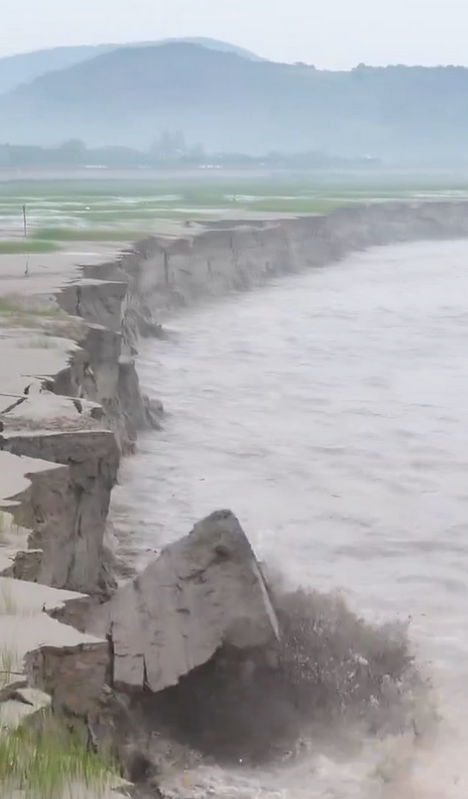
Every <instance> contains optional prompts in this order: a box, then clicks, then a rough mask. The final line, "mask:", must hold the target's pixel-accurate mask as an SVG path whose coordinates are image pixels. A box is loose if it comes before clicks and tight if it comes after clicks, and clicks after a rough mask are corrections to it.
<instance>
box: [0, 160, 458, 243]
mask: <svg viewBox="0 0 468 799" xmlns="http://www.w3.org/2000/svg"><path fill="white" fill-rule="evenodd" d="M444 198H460V199H468V178H466V177H464V176H463V177H456V176H453V175H451V176H450V175H441V174H439V175H437V174H434V175H427V176H424V175H405V174H399V175H393V176H388V175H387V176H385V175H382V174H380V173H372V174H362V175H361V174H359V175H356V174H355V175H338V174H330V175H326V174H323V173H316V174H312V173H309V174H302V175H292V174H291V175H286V174H284V175H283V174H279V173H278V174H275V175H273V176H268V175H265V176H263V175H258V174H256V175H255V174H252V175H248V174H247V175H245V174H244V175H242V176H239V175H235V174H232V175H230V176H228V177H226V176H225V175H223V174H220V173H218V174H216V175H211V176H206V175H202V176H200V177H198V176H196V177H193V176H192V177H190V176H189V177H187V176H184V175H182V174H179V175H177V176H174V177H168V176H167V175H164V174H162V175H161V176H160V177H159V176H158V177H157V178H155V177H146V178H141V179H135V178H133V177H130V178H128V179H121V178H119V179H109V178H105V179H96V178H94V179H90V178H89V177H86V176H85V177H84V178H82V179H77V178H76V177H73V178H72V179H70V180H47V181H46V180H10V181H0V254H12V253H24V252H30V253H47V252H53V251H54V250H56V249H60V248H63V247H65V246H66V245H67V243H68V242H73V241H77V242H78V241H94V242H99V241H103V242H107V241H116V242H118V241H128V240H130V241H133V240H136V239H139V238H143V237H144V236H146V235H151V233H152V232H153V231H154V230H155V229H156V227H157V225H158V223H159V228H160V223H161V221H167V220H174V221H181V222H182V221H186V220H188V219H192V220H197V219H199V220H205V221H206V220H210V219H215V218H218V217H220V216H223V215H226V214H228V213H229V214H230V215H237V214H238V215H239V216H242V215H244V214H247V213H248V214H279V215H280V214H310V213H313V214H317V213H329V212H330V211H332V210H334V209H336V208H339V207H343V206H349V205H353V204H355V203H362V202H366V203H368V202H382V201H385V200H387V201H388V200H401V201H415V200H419V201H421V200H425V201H431V200H435V199H444ZM23 205H25V206H26V209H27V224H28V238H27V241H25V240H24V237H23V210H22V209H23Z"/></svg>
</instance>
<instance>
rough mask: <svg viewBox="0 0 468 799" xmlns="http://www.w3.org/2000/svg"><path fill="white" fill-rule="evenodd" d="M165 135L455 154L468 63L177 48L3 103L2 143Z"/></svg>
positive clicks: (79, 72) (466, 101)
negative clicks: (291, 60) (293, 61)
mask: <svg viewBox="0 0 468 799" xmlns="http://www.w3.org/2000/svg"><path fill="white" fill-rule="evenodd" d="M163 130H171V131H178V130H180V131H183V132H184V134H185V137H186V139H187V140H188V141H192V142H198V141H200V142H203V143H204V144H205V146H206V147H207V148H208V149H209V150H231V151H232V150H240V151H244V152H254V153H255V152H265V151H267V150H289V151H291V150H312V149H315V150H321V151H324V152H328V153H331V154H335V155H345V156H355V155H367V154H368V155H374V156H381V157H384V158H387V159H392V158H395V159H402V158H407V159H409V160H410V159H412V160H415V159H430V158H434V159H435V158H437V159H446V158H449V157H450V158H453V159H455V158H460V157H464V156H465V155H467V154H468V70H466V69H464V68H460V67H457V68H455V67H446V68H422V67H411V68H410V67H388V68H385V69H383V68H382V69H380V68H378V69H377V68H376V69H374V68H368V67H363V66H361V67H358V68H356V69H355V70H353V71H351V72H322V71H319V70H316V69H314V68H313V67H307V66H305V65H302V66H301V65H285V64H276V63H272V62H268V61H252V60H248V59H246V58H241V57H239V56H238V55H236V54H234V53H231V52H227V53H226V52H220V51H214V50H209V49H207V48H205V47H200V46H197V45H194V44H187V43H174V44H165V45H162V46H146V47H129V48H124V49H119V50H116V51H112V52H108V53H104V54H102V55H100V56H97V57H95V58H93V59H91V60H87V61H84V62H82V63H79V64H76V65H74V66H72V67H70V68H69V69H66V70H65V69H63V70H61V71H57V72H53V73H49V74H47V75H44V76H43V77H40V78H37V79H36V80H35V81H33V82H32V83H30V84H29V85H26V86H21V87H20V88H18V89H17V90H15V91H14V92H12V93H11V94H9V95H7V96H5V97H3V98H0V141H10V142H12V143H13V142H14V143H18V144H22V143H38V144H40V143H56V142H58V141H60V140H63V139H68V138H81V139H84V140H85V141H86V142H88V143H89V144H91V145H101V144H109V143H112V144H127V145H132V146H138V147H148V146H149V145H150V143H151V142H152V141H153V140H154V139H155V138H157V136H158V135H159V134H160V133H161V131H163Z"/></svg>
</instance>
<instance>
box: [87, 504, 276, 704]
mask: <svg viewBox="0 0 468 799" xmlns="http://www.w3.org/2000/svg"><path fill="white" fill-rule="evenodd" d="M90 624H91V627H90V629H92V630H94V631H95V632H97V633H98V634H100V635H101V636H102V637H109V638H110V639H111V641H112V653H113V681H114V684H115V685H119V686H121V687H124V688H132V689H143V688H149V689H150V690H151V691H153V692H157V691H162V690H163V689H164V688H167V687H169V686H171V685H175V684H176V683H177V682H178V680H179V679H180V677H182V676H183V675H185V674H188V673H189V672H190V671H192V669H195V668H196V667H197V666H200V665H202V664H203V663H206V662H207V661H208V660H210V659H211V658H212V657H213V655H214V654H215V652H216V651H217V650H218V649H219V648H220V647H222V646H228V647H229V646H232V647H235V648H237V649H255V648H257V647H268V646H269V645H272V644H274V643H276V641H277V639H278V636H279V630H278V621H277V619H276V615H275V611H274V610H273V607H272V605H271V602H270V598H269V595H268V591H267V588H266V584H265V581H264V578H263V575H262V573H261V571H260V567H259V564H258V563H257V560H256V558H255V555H254V553H253V550H252V548H251V546H250V543H249V541H248V539H247V537H246V535H245V533H244V531H243V530H242V527H241V526H240V524H239V522H238V520H237V519H236V517H235V516H234V515H233V514H232V513H231V512H230V511H217V512H215V513H213V514H212V515H211V516H208V517H207V518H206V519H204V520H203V521H201V522H199V523H198V524H196V525H195V527H194V528H193V530H192V532H191V533H190V534H189V535H188V536H186V537H185V538H182V539H180V540H179V541H176V542H175V543H174V544H171V545H169V546H168V547H166V548H165V549H164V550H163V552H162V553H161V555H160V557H159V558H158V559H157V560H156V561H154V563H152V564H150V566H148V568H147V569H146V570H145V571H144V572H143V573H142V574H141V575H139V576H138V577H137V578H136V579H135V580H134V581H133V582H131V583H129V584H128V585H126V586H123V587H122V588H120V589H118V590H117V592H116V593H115V594H114V596H113V597H112V599H111V600H110V601H109V602H107V603H106V604H104V605H101V606H100V608H98V609H97V610H96V611H95V612H93V613H92V617H91V619H90Z"/></svg>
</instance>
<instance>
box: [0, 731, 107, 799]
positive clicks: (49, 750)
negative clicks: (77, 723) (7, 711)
mask: <svg viewBox="0 0 468 799" xmlns="http://www.w3.org/2000/svg"><path fill="white" fill-rule="evenodd" d="M112 770H113V766H112V764H106V763H105V762H104V761H103V760H102V759H101V758H100V757H99V756H98V755H97V754H95V753H94V752H92V751H90V750H89V749H88V748H87V747H85V746H83V745H82V744H81V743H80V742H79V741H78V740H77V739H76V738H75V737H74V736H73V735H72V734H70V733H68V732H67V731H66V730H64V729H63V728H60V727H58V726H56V728H54V727H53V726H51V727H50V729H47V727H44V729H40V730H36V729H33V728H31V727H28V726H27V725H26V724H23V725H20V726H19V727H17V728H16V729H9V730H0V789H1V795H2V796H4V797H9V796H16V795H17V794H16V791H19V792H20V793H19V794H18V795H21V796H22V797H24V799H62V797H63V796H64V795H65V794H66V795H69V793H68V792H67V789H68V790H69V791H70V790H72V791H73V789H75V791H76V789H77V787H78V786H80V785H81V786H84V787H86V789H88V790H92V791H95V792H96V795H98V793H97V792H98V791H99V792H101V791H104V790H105V788H106V787H107V786H108V784H109V782H110V780H111V775H112ZM72 795H73V793H72Z"/></svg>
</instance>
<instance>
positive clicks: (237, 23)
mask: <svg viewBox="0 0 468 799" xmlns="http://www.w3.org/2000/svg"><path fill="white" fill-rule="evenodd" d="M467 31H468V0H320V2H317V0H21V1H20V0H0V56H2V55H10V54H13V53H18V52H25V51H28V50H35V49H39V48H43V47H56V46H59V45H71V44H98V43H102V42H126V41H129V42H130V41H139V40H142V39H143V40H149V39H160V38H165V37H177V36H211V37H214V38H217V39H224V40H227V41H230V42H233V43H235V44H238V45H241V46H243V47H247V48H249V49H251V50H254V51H255V52H257V53H259V54H260V55H262V56H265V57H267V58H271V59H274V60H278V61H305V62H307V63H309V64H315V65H316V66H318V67H327V68H331V69H337V68H349V67H352V66H354V65H356V64H357V63H359V62H364V63H367V64H388V63H407V64H428V65H429V64H465V65H468V46H467Z"/></svg>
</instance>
